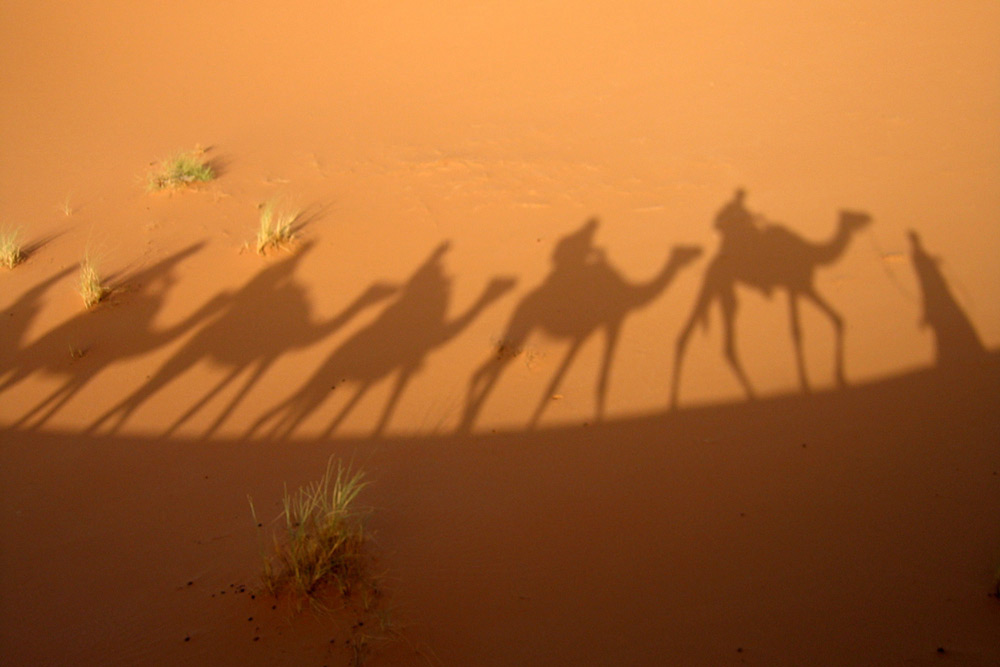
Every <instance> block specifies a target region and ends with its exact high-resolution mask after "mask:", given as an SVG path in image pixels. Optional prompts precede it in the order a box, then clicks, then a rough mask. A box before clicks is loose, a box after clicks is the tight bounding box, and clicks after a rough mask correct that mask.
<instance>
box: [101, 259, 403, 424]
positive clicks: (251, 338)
mask: <svg viewBox="0 0 1000 667" xmlns="http://www.w3.org/2000/svg"><path fill="white" fill-rule="evenodd" d="M311 247H312V244H311V243H306V244H303V246H302V247H301V248H300V250H299V251H298V252H297V253H296V254H294V255H291V256H289V257H287V258H285V259H283V260H281V261H279V262H277V263H275V264H273V265H271V266H270V267H268V268H266V269H264V270H263V271H261V272H260V273H258V274H257V275H256V276H255V277H254V278H253V279H251V280H250V281H249V282H248V283H247V284H246V285H245V286H244V287H243V288H241V289H240V290H239V291H238V292H236V293H235V294H225V295H222V296H221V297H217V298H223V299H224V301H225V306H224V307H223V308H221V309H219V310H218V312H217V313H216V316H215V317H214V318H212V319H211V320H210V321H208V323H206V324H205V325H204V326H202V327H201V328H200V329H199V330H198V331H197V333H195V334H194V336H192V337H191V338H190V339H189V340H188V341H187V343H185V344H184V346H183V347H182V348H181V349H180V350H179V351H178V352H177V353H176V354H174V355H173V356H172V357H171V358H170V359H169V360H168V361H167V362H166V363H164V364H163V366H161V367H160V368H159V370H157V371H156V373H154V374H153V376H152V377H151V378H149V380H147V381H146V382H145V383H144V384H143V385H142V386H141V387H139V389H137V390H136V391H135V392H133V393H132V394H131V395H130V396H128V397H126V398H125V399H123V400H122V401H120V402H119V403H118V404H117V405H116V406H114V407H113V408H111V409H110V410H108V411H107V412H105V413H104V414H102V415H101V416H100V417H98V419H97V420H96V421H95V422H94V423H93V424H91V425H90V427H89V428H88V429H87V431H88V432H95V431H97V430H98V429H100V428H101V427H102V426H103V425H104V424H106V423H110V430H111V432H117V431H118V430H119V429H120V428H121V427H122V426H123V425H124V423H125V422H126V420H127V419H128V418H129V417H130V415H131V414H132V413H133V412H135V411H136V410H137V409H138V408H139V407H140V406H142V405H143V404H144V403H145V402H146V401H147V400H149V399H150V398H151V397H152V396H153V395H155V394H156V393H158V392H159V391H161V390H162V389H163V388H164V387H165V386H167V385H168V384H170V383H171V382H173V381H174V380H176V379H177V378H179V377H180V376H181V375H183V374H184V373H185V372H186V371H188V370H189V369H190V368H192V367H193V366H195V365H196V364H198V363H200V362H202V361H207V362H209V363H210V364H212V365H215V366H219V367H221V368H223V369H225V370H226V374H225V375H224V377H223V378H222V380H220V381H219V382H218V383H217V384H216V385H215V386H214V387H212V388H210V389H209V390H208V391H207V392H206V393H205V394H204V395H203V396H202V397H201V398H199V399H198V400H196V401H195V402H194V403H193V404H192V405H191V406H190V407H189V408H188V409H187V410H186V411H185V412H184V413H183V414H182V415H181V416H180V417H178V418H177V419H176V420H175V421H174V422H173V423H172V424H171V425H170V427H169V428H168V429H167V431H166V433H165V435H171V434H173V433H174V432H175V431H176V430H177V429H178V428H180V427H181V426H182V425H183V424H184V423H186V422H187V421H188V420H190V419H191V418H192V417H194V416H195V415H196V414H197V413H198V412H199V411H201V410H202V409H203V408H204V407H205V406H206V405H207V404H208V403H209V402H210V401H211V400H212V399H213V398H214V397H216V396H217V395H218V394H220V393H221V392H222V391H223V390H224V389H225V388H226V387H228V386H229V385H230V384H231V383H233V382H234V381H235V380H236V379H237V378H238V377H239V376H240V375H242V374H243V373H245V372H246V371H249V375H248V377H247V379H246V381H245V382H244V383H243V385H242V386H241V387H240V388H239V390H238V391H237V393H236V395H235V396H234V397H233V398H232V399H231V400H230V401H229V403H228V404H227V405H226V406H225V408H224V409H223V410H222V412H220V413H219V415H218V416H217V417H216V418H215V419H214V421H213V422H212V424H211V425H210V426H209V428H208V430H207V431H206V433H205V434H204V436H203V437H206V438H207V437H209V436H211V435H212V434H213V433H214V432H215V431H216V430H217V429H218V428H219V427H221V426H222V424H223V423H224V422H225V420H226V419H227V418H228V417H229V415H230V414H231V413H232V412H233V411H234V410H235V409H236V408H237V407H238V406H239V404H240V403H241V402H242V400H243V399H244V398H245V397H246V395H247V394H248V393H249V392H250V390H251V389H252V388H253V387H254V385H255V384H256V383H257V382H258V381H259V380H260V378H261V377H262V376H263V375H264V373H265V372H266V371H267V370H268V369H269V368H271V366H272V365H273V364H274V363H275V362H276V361H277V360H278V359H279V358H280V357H281V356H282V355H284V354H286V353H288V352H290V351H292V350H295V349H298V348H304V347H307V346H309V345H311V344H313V343H315V342H318V341H319V340H321V339H323V338H325V337H326V336H328V335H330V334H332V333H333V332H334V331H336V330H337V329H339V328H340V327H342V326H343V325H344V324H346V323H347V322H348V321H350V320H351V319H352V318H353V317H354V316H355V315H357V314H358V313H359V312H361V311H362V310H364V309H365V308H367V307H368V306H371V305H373V304H375V303H377V302H378V301H380V300H382V299H384V298H386V297H387V296H389V295H390V294H392V292H393V289H392V288H390V287H387V286H385V285H381V284H375V285H372V286H371V287H370V288H369V289H368V290H367V291H365V292H364V293H363V294H361V295H360V296H359V297H358V298H357V299H355V301H354V302H353V303H351V304H350V305H348V306H347V307H346V308H345V309H344V310H343V311H342V312H340V313H339V314H337V315H335V316H334V317H332V318H330V319H329V320H327V321H325V322H315V321H313V319H312V317H311V313H310V307H309V303H308V300H307V298H306V292H305V289H304V287H303V286H302V285H301V284H299V282H298V281H296V280H295V277H294V274H295V270H296V268H297V267H298V265H299V263H300V262H301V261H302V259H303V258H304V257H305V256H306V255H307V254H308V253H309V251H310V249H311Z"/></svg>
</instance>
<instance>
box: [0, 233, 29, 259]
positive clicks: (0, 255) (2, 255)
mask: <svg viewBox="0 0 1000 667" xmlns="http://www.w3.org/2000/svg"><path fill="white" fill-rule="evenodd" d="M20 237H21V233H20V231H19V230H17V229H3V230H0V266H2V267H4V268H6V269H13V268H14V267H15V266H17V265H18V264H20V263H21V261H22V260H23V259H24V249H23V248H22V247H21V238H20Z"/></svg>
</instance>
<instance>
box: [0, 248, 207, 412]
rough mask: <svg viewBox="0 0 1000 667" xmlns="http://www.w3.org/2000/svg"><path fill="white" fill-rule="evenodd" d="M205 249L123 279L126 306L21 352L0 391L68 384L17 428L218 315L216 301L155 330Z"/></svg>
mask: <svg viewBox="0 0 1000 667" xmlns="http://www.w3.org/2000/svg"><path fill="white" fill-rule="evenodd" d="M202 245H203V244H201V243H198V244H194V245H191V246H189V247H188V248H186V249H184V250H181V251H179V252H177V253H175V254H173V255H171V256H170V257H168V258H166V259H164V260H162V261H160V262H157V263H156V264H154V265H153V266H151V267H148V268H146V269H142V270H139V271H136V272H134V273H131V274H130V275H128V276H125V277H123V278H121V280H120V281H119V284H118V286H117V287H116V291H117V293H118V294H119V295H120V297H121V298H122V299H123V301H124V302H125V303H123V304H121V305H120V306H118V305H113V306H110V307H104V308H100V309H97V310H95V311H87V312H81V313H79V314H78V315H76V316H74V317H73V318H72V319H70V320H69V321H68V322H66V323H64V324H62V325H60V326H58V327H56V328H54V329H52V330H50V331H49V332H47V333H46V334H45V335H43V336H42V337H41V338H39V339H37V340H36V341H35V342H34V343H32V344H31V345H29V346H27V347H25V348H23V349H22V350H20V352H19V353H18V355H17V356H18V359H19V360H20V364H19V365H16V366H14V367H12V368H11V369H9V370H8V372H7V378H6V380H5V381H4V382H3V384H0V391H4V390H7V389H9V388H11V387H12V386H14V385H16V384H17V383H19V382H21V381H22V380H24V379H25V378H27V377H28V376H30V375H32V374H33V373H36V372H45V373H48V374H51V375H57V376H62V377H64V378H65V380H64V382H63V383H62V384H61V385H60V386H59V387H58V388H57V389H56V390H55V391H53V392H52V393H50V394H49V395H48V396H47V397H46V398H44V399H43V400H42V401H40V402H39V403H37V404H36V405H35V406H34V407H33V408H31V409H30V410H28V412H26V413H25V414H24V415H22V416H21V417H20V418H19V419H18V420H17V421H16V422H14V424H13V426H15V427H22V428H38V427H40V426H42V425H43V424H44V423H45V422H47V421H48V420H49V419H51V418H52V417H53V416H54V415H55V414H56V413H57V412H58V411H59V410H60V409H61V408H62V407H63V406H64V405H65V404H66V403H68V402H69V401H70V400H71V399H72V398H73V397H74V396H76V395H77V394H78V393H79V392H80V391H81V390H83V389H84V388H85V387H86V386H87V385H88V384H89V383H90V382H91V380H93V379H94V378H95V377H96V376H97V375H98V374H100V373H101V372H102V371H103V370H104V369H105V368H108V367H109V366H111V365H113V364H115V363H118V362H122V361H127V360H129V359H135V358H137V357H140V356H142V355H145V354H147V353H149V352H151V351H153V350H155V349H157V348H158V347H160V346H163V345H166V344H168V343H169V342H170V341H172V340H174V339H175V338H176V337H178V336H181V335H183V334H184V333H185V332H186V331H189V330H190V329H192V328H194V327H195V326H197V325H198V323H199V322H201V321H202V320H203V319H205V318H207V317H210V316H211V315H212V314H213V313H214V312H215V311H217V310H218V309H219V307H220V305H221V304H220V301H219V300H218V299H216V300H212V301H210V302H209V303H207V304H205V305H204V306H203V307H202V308H200V309H199V310H198V311H196V312H195V313H192V314H191V315H190V316H188V317H187V318H185V319H184V320H183V321H181V322H179V323H177V324H175V325H172V326H169V327H166V328H157V327H155V326H154V322H155V320H156V318H157V316H158V315H159V313H160V311H161V309H162V307H163V303H164V301H165V299H166V296H167V293H168V292H169V290H170V288H171V287H172V286H173V285H174V283H175V282H176V280H177V278H176V277H175V275H174V274H175V269H176V267H177V265H178V264H180V263H181V262H182V261H183V260H185V259H187V258H188V257H190V256H191V255H193V254H194V253H195V252H197V251H198V250H200V249H201V247H202ZM70 270H71V269H67V270H64V271H63V272H61V273H60V274H57V275H56V276H53V277H52V278H50V279H48V280H46V281H45V282H43V283H42V284H40V285H38V286H36V288H34V289H33V290H31V291H30V292H29V293H28V295H26V296H25V297H23V298H30V295H31V294H32V293H33V292H38V291H39V290H44V289H46V288H47V286H48V285H50V284H51V283H52V282H53V281H55V280H57V279H58V278H60V277H62V276H63V275H65V274H66V273H68V272H69V271H70ZM107 343H111V344H107ZM92 345H94V346H100V351H99V353H98V354H89V352H91V349H90V348H91V346H92ZM32 421H34V423H32Z"/></svg>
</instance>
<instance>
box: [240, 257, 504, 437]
mask: <svg viewBox="0 0 1000 667" xmlns="http://www.w3.org/2000/svg"><path fill="white" fill-rule="evenodd" d="M449 246H450V244H449V242H444V243H442V244H441V245H439V246H438V247H437V248H436V249H435V250H434V251H433V252H431V254H430V256H429V257H428V258H427V259H426V261H424V263H423V264H422V265H421V266H420V267H419V268H418V269H417V270H416V271H415V272H414V274H413V275H412V276H411V277H410V279H409V280H408V281H407V282H406V283H405V284H404V285H403V286H402V287H401V288H400V289H399V293H398V296H397V297H396V298H395V300H393V301H392V303H390V304H389V305H388V306H386V308H385V309H384V310H383V311H382V313H381V314H380V315H379V316H378V318H376V319H375V321H373V322H372V323H371V324H369V325H368V326H366V327H364V328H363V329H361V330H360V331H358V332H357V333H355V334H354V335H353V336H351V337H350V338H348V339H347V340H346V341H345V342H344V343H343V344H342V345H341V346H340V347H339V348H337V349H336V350H335V351H334V352H333V353H332V354H331V355H330V356H329V357H328V358H327V359H326V361H325V362H323V364H321V365H320V367H319V368H318V369H317V370H316V371H315V372H314V373H313V375H312V376H311V377H310V378H309V379H308V380H307V381H306V382H305V384H303V386H302V387H301V388H299V390H298V391H296V392H295V393H294V394H292V395H291V396H289V397H288V398H287V399H285V400H284V401H282V402H281V403H279V404H278V405H276V406H274V407H273V408H272V409H271V410H269V411H268V412H266V413H265V414H264V415H262V416H261V417H260V418H259V419H257V421H256V422H254V423H253V424H252V425H251V427H250V429H249V431H248V432H247V434H246V435H247V437H250V436H253V435H255V434H256V433H257V432H258V431H261V430H264V429H265V428H266V427H267V426H268V425H269V424H270V428H269V430H268V431H267V435H268V437H279V438H287V437H290V436H291V435H292V433H293V432H294V431H295V430H296V429H297V428H298V427H299V425H300V424H301V423H302V422H303V421H304V420H305V419H306V418H308V417H309V416H310V415H311V414H313V413H314V412H315V411H316V410H318V409H319V408H320V406H321V405H322V404H323V403H324V402H325V401H326V399H327V398H328V397H329V395H330V393H331V392H332V391H333V390H334V389H335V388H336V387H337V386H338V385H339V384H342V383H345V382H349V381H350V382H353V383H356V384H357V388H356V390H355V392H354V394H353V395H352V396H351V398H350V399H348V401H347V403H346V405H344V406H343V408H341V410H340V412H339V413H338V414H337V415H336V416H335V417H334V419H333V420H332V421H331V422H330V423H329V425H328V426H327V427H326V429H325V431H324V432H323V434H322V436H321V437H323V438H326V437H329V436H330V435H331V434H332V433H333V432H334V431H335V430H336V429H337V428H338V427H339V426H340V424H341V423H342V422H343V421H344V419H345V418H346V417H347V416H348V415H349V414H350V413H351V411H352V410H353V409H354V408H355V406H356V405H357V404H358V402H359V401H361V399H362V398H363V397H364V395H365V394H366V393H367V392H368V391H369V390H370V389H371V388H372V386H374V385H375V384H376V383H378V382H380V381H382V380H383V379H385V378H388V377H390V376H393V375H395V380H394V383H393V386H392V390H391V394H390V397H389V399H388V401H387V402H386V405H385V407H384V409H383V411H382V415H381V417H380V418H379V421H378V423H377V424H376V426H375V429H374V431H373V433H372V437H375V436H378V435H380V434H381V433H382V432H383V431H384V430H385V428H386V426H388V424H389V422H390V420H391V418H392V415H393V412H394V410H395V408H396V405H397V404H398V403H399V400H400V397H401V396H402V394H403V391H404V390H405V388H406V385H407V384H408V382H409V381H410V378H412V377H413V375H414V374H416V373H417V372H418V371H419V370H420V369H421V368H422V367H423V365H424V362H425V360H426V358H427V356H428V355H429V354H430V353H431V352H432V351H434V350H435V349H437V348H439V347H441V346H443V345H444V344H445V343H447V342H448V341H450V340H452V339H453V338H455V337H456V336H457V335H458V334H459V333H461V332H462V330H464V329H465V328H466V327H467V326H468V325H469V324H470V323H472V321H473V320H475V318H476V317H478V316H479V314H480V313H481V312H482V311H483V310H484V309H485V308H486V307H488V306H489V305H490V304H491V303H493V302H494V301H496V300H497V299H498V298H500V297H501V296H502V295H503V294H505V293H506V292H508V291H509V290H511V289H512V288H513V287H514V284H515V280H514V279H512V278H494V279H493V280H491V281H490V282H489V284H487V285H486V286H485V287H484V289H483V291H482V293H481V294H480V296H479V298H478V299H476V301H475V302H474V303H472V304H471V305H469V306H468V308H466V310H465V311H464V312H463V313H462V314H461V315H458V316H456V317H453V318H450V319H449V318H448V311H449V301H450V294H451V284H452V278H451V277H449V276H447V275H446V274H445V271H444V267H443V265H442V258H443V257H444V254H445V253H446V252H447V251H448V249H449Z"/></svg>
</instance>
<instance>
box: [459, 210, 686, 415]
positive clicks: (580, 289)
mask: <svg viewBox="0 0 1000 667" xmlns="http://www.w3.org/2000/svg"><path fill="white" fill-rule="evenodd" d="M598 224H599V223H598V221H597V219H596V218H592V219H591V220H588V221H587V222H585V223H584V224H583V225H582V226H581V227H580V228H579V229H578V230H576V231H574V232H572V233H570V234H568V235H566V236H564V237H563V238H562V239H560V240H559V241H558V242H557V243H556V246H555V249H554V250H553V252H552V270H551V272H550V273H549V275H548V276H547V277H546V278H545V280H544V281H543V282H542V284H541V285H539V286H538V287H536V288H535V289H533V290H532V291H531V292H529V293H528V294H527V295H526V296H525V297H524V298H523V299H522V300H521V301H520V303H518V305H517V306H516V307H515V309H514V312H513V314H512V315H511V317H510V320H509V322H508V324H507V328H506V330H505V331H504V333H503V335H502V337H501V340H500V344H499V346H498V349H497V350H496V353H495V354H494V355H493V356H491V357H490V358H489V359H487V360H486V361H485V362H484V363H483V364H482V365H481V366H480V367H479V368H478V369H477V370H476V371H475V373H474V374H473V376H472V379H471V380H470V382H469V389H468V396H467V398H466V405H465V412H464V414H463V417H462V421H461V424H460V425H459V430H460V431H463V432H468V431H470V430H471V429H472V428H473V426H474V424H475V421H476V417H477V416H478V415H479V412H480V411H481V410H482V407H483V404H484V403H485V401H486V399H487V398H488V397H489V395H490V392H491V391H492V389H493V387H494V385H495V384H496V382H497V381H498V380H499V379H500V375H501V374H502V373H503V371H504V369H505V368H506V367H507V366H508V364H510V362H511V361H513V360H514V358H515V357H516V356H517V355H518V354H520V353H521V351H522V350H523V347H524V345H525V343H526V342H527V340H528V337H529V336H531V335H532V334H533V333H535V332H536V331H537V332H541V333H544V334H546V335H548V336H550V337H553V338H557V339H560V340H566V341H568V342H569V350H568V351H567V352H566V356H565V357H564V358H563V360H562V362H561V364H560V365H559V368H558V369H557V370H556V372H555V374H554V375H553V377H552V380H551V381H550V383H549V385H548V388H547V389H546V391H545V393H544V394H543V395H542V397H541V400H540V401H539V403H538V406H537V407H536V409H535V412H534V414H533V415H532V417H531V421H530V423H529V425H528V427H529V428H534V427H535V426H536V425H537V423H538V420H539V419H540V418H541V416H542V413H543V411H544V409H545V406H546V405H547V404H548V401H549V398H550V397H551V396H552V395H553V394H554V393H555V391H556V389H557V388H558V387H559V383H560V381H561V380H562V379H563V376H564V375H565V374H566V371H567V370H568V369H569V368H570V365H571V364H572V363H573V359H574V358H575V357H576V355H577V353H578V352H579V350H580V348H581V347H582V346H583V344H584V342H586V341H587V340H588V339H589V338H590V337H591V336H592V335H594V334H595V333H597V332H601V333H602V334H603V335H604V355H603V358H602V363H601V370H600V374H599V376H598V379H597V385H596V397H597V419H598V420H600V419H603V418H604V405H605V399H606V397H607V389H608V381H609V378H610V376H611V368H612V364H613V361H614V354H615V346H616V344H617V342H618V336H619V334H620V332H621V328H622V326H623V324H624V322H625V320H626V318H627V317H628V316H629V315H630V314H632V313H634V312H635V311H637V310H639V309H641V308H643V307H645V306H646V305H648V304H649V303H651V302H652V301H653V300H654V299H656V298H657V297H658V296H660V294H662V293H663V292H664V291H665V290H666V289H667V287H668V286H669V285H670V283H671V282H672V281H673V280H674V278H675V277H676V275H677V273H678V272H679V271H680V270H681V269H682V268H683V267H685V266H686V265H688V264H689V263H691V262H692V261H694V260H695V259H697V258H698V256H699V255H700V254H701V250H700V249H699V248H695V247H686V246H678V247H675V248H674V249H673V250H672V251H671V253H670V256H669V257H668V258H667V260H666V261H665V262H664V265H663V268H662V269H661V270H660V272H659V273H657V274H656V275H655V276H654V277H653V278H652V279H651V280H649V281H648V282H644V283H631V282H629V281H627V280H626V279H625V278H624V277H623V276H622V275H621V273H620V272H619V271H618V270H617V269H615V267H614V266H612V265H611V263H610V262H609V261H608V259H607V257H606V256H605V254H604V251H603V250H602V249H600V248H598V247H596V246H595V245H594V235H595V234H596V232H597V228H598Z"/></svg>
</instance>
